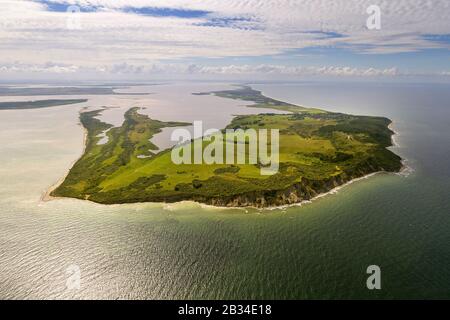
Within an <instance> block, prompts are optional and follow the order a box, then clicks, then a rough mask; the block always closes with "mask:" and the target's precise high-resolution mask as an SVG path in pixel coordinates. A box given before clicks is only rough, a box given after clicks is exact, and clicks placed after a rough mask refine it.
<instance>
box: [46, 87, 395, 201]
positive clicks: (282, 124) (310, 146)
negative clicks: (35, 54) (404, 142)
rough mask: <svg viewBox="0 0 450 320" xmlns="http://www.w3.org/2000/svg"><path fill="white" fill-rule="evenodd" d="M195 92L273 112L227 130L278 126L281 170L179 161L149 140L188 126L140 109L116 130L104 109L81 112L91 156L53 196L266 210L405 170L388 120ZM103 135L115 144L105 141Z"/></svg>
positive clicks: (231, 93) (251, 96) (246, 92)
mask: <svg viewBox="0 0 450 320" xmlns="http://www.w3.org/2000/svg"><path fill="white" fill-rule="evenodd" d="M196 94H198V95H206V94H211V95H215V96H218V97H223V98H228V99H238V100H242V101H245V102H248V106H249V107H252V108H260V109H261V108H263V109H267V111H268V112H267V113H262V114H254V115H240V116H235V117H234V119H233V120H232V121H231V123H230V124H229V125H228V127H227V128H233V129H239V128H241V129H244V130H245V129H248V128H254V129H262V128H268V129H270V128H277V129H279V170H278V172H277V173H275V174H272V175H261V174H260V170H259V169H260V166H261V165H260V164H259V163H258V164H232V165H229V164H208V165H206V164H204V165H198V164H174V163H173V161H172V160H171V149H166V150H162V151H159V150H158V148H157V147H156V146H155V145H153V144H152V143H151V141H150V139H151V138H152V137H153V136H154V135H155V134H156V133H158V132H160V131H161V130H162V129H163V128H165V127H178V126H186V125H189V124H187V123H179V122H162V121H158V120H156V119H150V118H149V117H148V116H146V115H143V114H141V113H139V108H136V107H134V108H131V109H129V110H128V111H127V112H126V113H125V121H124V123H123V125H122V126H121V127H112V126H111V125H110V124H107V123H104V122H102V121H100V120H99V119H97V118H96V117H97V116H98V115H100V113H101V112H102V109H100V110H95V111H88V112H83V113H81V114H80V121H81V124H82V125H83V127H84V128H85V129H86V146H85V151H84V153H83V155H82V156H81V158H80V159H79V160H78V161H77V162H76V163H75V164H74V166H73V167H72V168H71V169H70V171H69V172H68V174H67V176H66V177H65V179H64V181H63V182H62V183H61V184H60V185H58V186H57V187H56V188H54V189H53V191H52V192H51V196H53V197H70V198H77V199H84V200H90V201H94V202H97V203H101V204H121V203H136V202H165V203H172V202H179V201H184V200H189V201H195V202H200V203H204V204H208V205H213V206H220V207H256V208H266V207H274V206H283V205H290V204H296V203H300V202H302V201H306V200H310V199H312V198H314V197H316V196H318V195H320V194H323V193H326V192H328V191H330V190H332V189H334V188H336V187H338V186H340V185H343V184H345V183H347V182H350V181H351V180H353V179H356V178H360V177H363V176H366V175H369V174H372V173H376V172H398V171H399V170H401V168H402V162H401V158H400V157H399V156H398V155H396V154H394V153H393V152H392V151H390V150H389V149H388V147H390V146H391V145H392V140H391V137H392V135H393V134H394V132H393V131H391V130H390V129H389V124H390V123H391V120H389V119H387V118H384V117H372V116H356V115H348V114H343V113H336V112H328V111H325V110H321V109H314V108H305V107H301V106H297V105H294V104H290V103H286V102H283V101H279V100H275V99H271V98H269V97H266V96H264V95H263V94H262V93H261V92H260V91H257V90H254V89H252V88H251V87H249V86H241V87H237V88H236V89H233V90H226V91H217V92H206V93H196ZM270 110H279V111H283V112H282V113H273V111H272V113H271V112H270ZM227 128H224V130H225V129H227ZM102 134H104V135H106V136H107V137H108V141H107V142H106V143H103V144H100V143H99V140H100V139H101V138H100V137H101V135H102ZM191 142H192V141H191ZM205 143H206V144H207V142H205Z"/></svg>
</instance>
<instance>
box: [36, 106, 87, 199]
mask: <svg viewBox="0 0 450 320" xmlns="http://www.w3.org/2000/svg"><path fill="white" fill-rule="evenodd" d="M83 109H85V108H83ZM83 109H82V110H83ZM82 110H80V112H79V113H81V112H82ZM78 125H79V126H81V128H83V149H82V150H81V154H80V156H79V157H78V158H77V159H75V160H74V161H73V162H72V163H71V165H70V167H69V169H67V170H66V172H65V173H64V175H63V176H62V177H61V178H59V179H58V180H57V181H56V182H55V183H54V184H52V185H51V186H50V187H49V188H48V189H47V191H45V193H44V194H43V195H42V196H41V201H42V202H49V201H52V200H57V199H68V198H66V197H54V196H52V195H51V193H52V192H53V191H54V190H56V188H58V187H59V186H60V185H61V184H62V183H63V182H64V180H65V179H66V177H67V176H68V175H69V173H70V170H71V169H72V167H73V166H74V165H75V163H77V161H78V160H80V159H81V157H82V156H83V155H84V153H85V151H86V145H87V138H88V131H87V129H86V128H85V127H84V126H83V125H82V124H81V123H78Z"/></svg>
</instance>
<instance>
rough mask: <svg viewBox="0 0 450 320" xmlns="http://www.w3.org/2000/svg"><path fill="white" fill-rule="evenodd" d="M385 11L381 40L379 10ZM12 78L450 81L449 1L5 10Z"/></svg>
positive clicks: (9, 0)
mask: <svg viewBox="0 0 450 320" xmlns="http://www.w3.org/2000/svg"><path fill="white" fill-rule="evenodd" d="M371 5H377V6H378V7H379V8H380V10H381V29H380V30H370V29H369V28H368V27H367V19H368V18H369V16H370V14H368V13H367V8H369V7H370V6H371ZM0 9H1V16H0V78H1V79H2V80H5V79H24V80H26V79H39V78H43V79H44V78H55V79H86V80H87V79H128V80H133V79H143V80H144V79H147V80H148V79H152V78H155V79H156V78H161V77H162V78H164V77H167V78H168V77H195V78H218V79H220V78H245V79H289V80H295V79H305V78H315V77H318V78H326V79H330V78H332V79H334V78H365V79H368V78H370V79H378V78H383V79H384V78H403V79H410V78H423V79H442V80H443V81H450V1H449V0H389V1H387V0H385V1H379V0H48V1H46V0H35V1H32V0H0Z"/></svg>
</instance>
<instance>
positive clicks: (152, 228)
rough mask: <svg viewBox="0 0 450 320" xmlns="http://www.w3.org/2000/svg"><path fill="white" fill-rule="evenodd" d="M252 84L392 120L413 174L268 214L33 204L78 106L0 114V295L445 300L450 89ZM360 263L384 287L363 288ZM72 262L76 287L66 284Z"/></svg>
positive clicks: (72, 151)
mask: <svg viewBox="0 0 450 320" xmlns="http://www.w3.org/2000/svg"><path fill="white" fill-rule="evenodd" d="M255 88H258V89H260V90H262V91H263V92H264V93H265V94H266V95H269V96H271V97H273V98H278V99H282V100H285V101H290V102H294V103H298V104H302V105H306V106H315V107H321V108H324V109H327V110H334V111H341V112H347V113H355V114H368V115H381V116H387V117H389V118H391V119H392V120H393V121H394V123H393V129H394V130H395V131H396V132H397V133H398V134H397V135H396V136H395V141H396V143H397V144H398V146H396V147H394V148H393V150H394V151H395V152H397V153H398V154H399V155H401V156H402V157H404V158H405V159H407V165H408V167H410V168H411V170H409V171H408V172H406V173H405V174H403V175H395V174H379V175H375V176H373V177H371V178H368V179H364V180H361V181H358V182H355V183H353V184H351V185H349V186H347V187H345V188H342V189H341V190H339V191H338V192H337V193H336V194H332V195H328V196H325V197H322V198H320V199H318V200H315V201H313V202H312V203H308V204H304V205H302V206H297V207H291V208H287V209H276V210H265V211H257V210H240V209H214V208H206V207H202V206H200V205H198V204H193V203H180V204H171V205H162V204H131V205H113V206H103V205H98V204H94V203H90V202H85V201H79V200H72V199H60V200H53V201H50V202H43V201H41V197H42V195H43V194H44V193H45V191H46V190H47V189H48V188H49V187H50V186H51V185H52V184H54V183H55V182H57V181H58V180H59V179H60V178H61V177H62V176H63V175H64V173H65V172H66V171H67V169H69V168H70V166H71V164H72V163H73V162H74V161H75V160H76V159H77V157H78V156H79V155H80V152H81V150H82V147H83V131H82V129H81V127H80V126H79V125H78V111H79V107H73V106H72V107H68V106H64V107H56V108H46V109H36V110H21V111H0V163H1V166H0V298H26V299H31V298H44V299H52V298H63V299H71V298H75V299H79V298H81V299H87V298H105V299H128V298H133V299H177V298H187V299H190V298H199V299H209V298H219V299H220V298H226V299H244V298H245V299H259V298H274V299H308V298H319V299H322V298H331V299H337V298H340V299H351V298H366V299H373V298H448V297H449V296H450V268H449V266H450V197H449V195H448V190H450V129H449V128H450V86H449V85H429V84H427V85H420V84H408V85H406V84H403V85H400V84H395V85H394V84H389V85H387V84H386V85H380V84H350V83H349V84H331V83H329V84H327V83H303V84H295V85H294V84H276V85H275V84H271V85H255ZM122 98H124V97H122ZM134 98H136V97H134ZM148 98H149V99H154V97H148ZM93 99H94V98H93ZM95 99H100V97H97V98H95ZM101 102H102V101H98V103H99V104H101ZM103 102H104V101H103ZM125 102H126V101H124V103H125ZM138 104H139V102H138ZM149 108H150V107H149ZM105 116H106V115H105ZM175 120H176V119H175ZM369 265H378V266H379V267H380V268H381V283H382V289H381V290H376V291H370V290H368V289H367V288H366V279H367V277H368V275H367V274H366V269H367V267H368V266H369ZM71 266H72V268H71ZM73 266H76V268H78V270H79V271H80V273H79V275H80V280H81V282H80V287H79V289H78V288H73V287H70V286H69V287H68V286H67V284H70V279H72V278H71V277H72V276H73V274H72V273H71V270H73ZM68 281H69V282H68Z"/></svg>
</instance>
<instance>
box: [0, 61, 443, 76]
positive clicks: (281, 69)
mask: <svg viewBox="0 0 450 320" xmlns="http://www.w3.org/2000/svg"><path fill="white" fill-rule="evenodd" d="M7 72H8V73H21V72H23V73H47V74H61V73H77V74H83V73H103V74H110V75H130V76H134V75H145V76H158V75H211V76H258V75H268V76H290V77H303V76H326V77H380V76H381V77H394V76H400V75H407V74H406V73H402V72H399V71H398V70H397V68H388V69H376V68H353V67H346V66H314V67H312V66H309V67H305V66H284V65H271V64H260V65H233V64H231V65H224V66H205V65H200V64H183V63H154V64H145V65H135V64H129V63H126V62H124V63H120V64H113V65H110V66H108V65H103V66H96V67H85V66H75V65H56V64H53V63H46V64H44V65H29V64H23V63H15V64H8V65H0V73H7ZM439 74H440V75H444V74H445V73H439ZM408 75H413V74H408Z"/></svg>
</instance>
